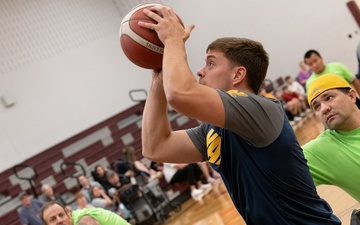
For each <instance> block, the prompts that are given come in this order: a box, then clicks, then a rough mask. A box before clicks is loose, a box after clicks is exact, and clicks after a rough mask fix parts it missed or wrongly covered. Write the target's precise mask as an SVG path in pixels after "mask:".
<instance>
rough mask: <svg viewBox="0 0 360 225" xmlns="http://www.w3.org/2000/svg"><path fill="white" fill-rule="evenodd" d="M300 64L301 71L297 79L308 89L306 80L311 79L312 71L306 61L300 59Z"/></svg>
mask: <svg viewBox="0 0 360 225" xmlns="http://www.w3.org/2000/svg"><path fill="white" fill-rule="evenodd" d="M299 66H300V72H299V73H298V75H297V78H296V80H297V81H298V82H299V83H300V84H301V86H302V87H303V88H304V90H305V91H306V81H307V80H308V79H309V77H310V76H311V73H312V72H311V71H310V70H309V68H308V67H307V66H306V64H305V62H304V61H300V63H299Z"/></svg>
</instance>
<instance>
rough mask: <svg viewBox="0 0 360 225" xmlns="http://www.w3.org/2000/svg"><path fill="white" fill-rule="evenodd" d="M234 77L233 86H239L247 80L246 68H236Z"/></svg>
mask: <svg viewBox="0 0 360 225" xmlns="http://www.w3.org/2000/svg"><path fill="white" fill-rule="evenodd" d="M234 72H235V73H234V76H233V85H234V86H237V85H238V84H240V83H241V82H243V81H244V80H245V77H246V68H245V67H243V66H236V67H235V71H234Z"/></svg>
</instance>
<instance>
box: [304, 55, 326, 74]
mask: <svg viewBox="0 0 360 225" xmlns="http://www.w3.org/2000/svg"><path fill="white" fill-rule="evenodd" d="M305 63H306V65H308V66H309V68H310V70H311V71H313V72H314V73H316V74H320V73H322V72H323V71H324V70H325V64H324V62H323V60H322V58H321V57H320V56H318V55H316V54H315V53H312V54H311V55H310V57H309V58H307V59H305Z"/></svg>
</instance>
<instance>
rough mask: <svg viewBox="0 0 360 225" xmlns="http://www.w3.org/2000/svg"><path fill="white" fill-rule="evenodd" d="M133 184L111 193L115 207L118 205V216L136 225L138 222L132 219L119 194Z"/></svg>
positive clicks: (113, 190)
mask: <svg viewBox="0 0 360 225" xmlns="http://www.w3.org/2000/svg"><path fill="white" fill-rule="evenodd" d="M131 185H132V184H126V185H123V186H122V187H121V188H119V189H116V190H115V189H112V190H111V191H110V192H111V193H112V197H113V199H114V201H115V205H116V211H115V213H117V214H118V215H120V216H121V217H122V218H124V219H126V220H127V221H129V222H130V223H131V224H135V223H136V221H134V218H133V217H132V215H131V213H130V211H129V210H128V209H127V208H126V206H125V205H124V204H123V203H122V202H121V198H120V195H119V193H120V192H121V191H122V190H123V189H125V188H126V187H129V186H131Z"/></svg>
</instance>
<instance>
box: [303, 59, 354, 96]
mask: <svg viewBox="0 0 360 225" xmlns="http://www.w3.org/2000/svg"><path fill="white" fill-rule="evenodd" d="M328 73H332V74H335V75H338V76H340V77H342V78H344V79H345V80H347V81H348V82H349V83H351V82H352V81H353V80H354V78H355V75H354V74H353V73H352V72H351V71H350V70H349V69H348V68H347V67H346V66H345V65H344V64H342V63H339V62H332V63H328V64H326V65H325V70H324V71H323V72H322V73H320V74H317V73H312V74H311V76H310V77H309V79H308V80H307V81H306V90H309V87H310V84H311V83H312V82H313V81H314V80H315V79H316V78H318V77H320V76H321V75H324V74H328Z"/></svg>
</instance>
